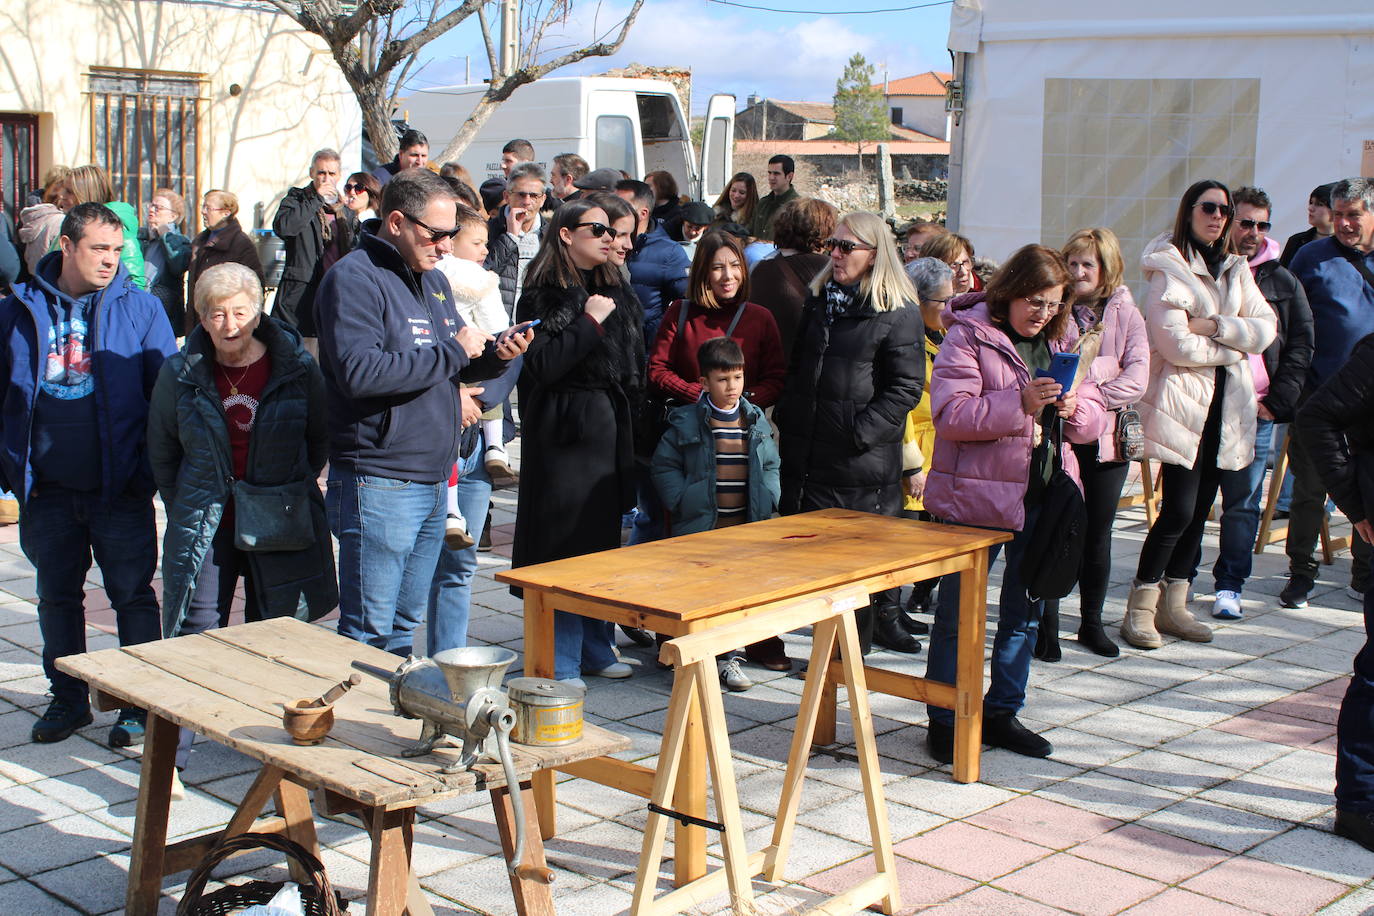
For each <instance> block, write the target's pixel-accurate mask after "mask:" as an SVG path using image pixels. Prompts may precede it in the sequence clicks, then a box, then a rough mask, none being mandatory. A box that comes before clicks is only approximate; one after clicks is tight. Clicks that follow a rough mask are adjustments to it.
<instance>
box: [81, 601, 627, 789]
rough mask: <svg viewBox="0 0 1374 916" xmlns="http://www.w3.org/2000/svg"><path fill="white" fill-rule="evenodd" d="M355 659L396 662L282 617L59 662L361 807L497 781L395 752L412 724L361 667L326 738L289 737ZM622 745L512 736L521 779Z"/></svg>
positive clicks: (600, 734) (499, 781) (486, 768)
mask: <svg viewBox="0 0 1374 916" xmlns="http://www.w3.org/2000/svg"><path fill="white" fill-rule="evenodd" d="M355 660H357V661H362V662H366V663H368V664H370V665H374V666H376V667H379V668H384V669H387V670H394V669H395V668H396V667H397V666H398V665H399V664H400V662H401V659H399V658H398V657H397V656H395V655H392V654H390V653H389V652H384V651H382V650H381V649H376V648H373V647H372V646H368V645H365V644H363V643H360V642H355V641H353V640H351V639H346V638H344V637H342V636H339V635H338V634H337V633H334V632H332V631H330V630H326V629H324V628H323V627H318V626H315V625H313V624H308V623H304V622H302V621H299V620H295V619H292V618H289V617H286V618H277V619H274V620H264V621H259V622H257V623H248V624H243V625H241V626H235V627H228V628H225V629H219V630H208V631H206V632H204V633H199V634H196V635H193V636H180V637H177V638H176V639H165V640H160V641H158V642H150V643H144V644H143V645H139V646H130V647H128V648H124V649H105V650H103V651H100V652H90V653H87V654H85V655H71V656H67V657H66V658H61V659H58V661H57V665H58V667H59V668H61V669H62V670H64V671H66V672H68V673H70V674H73V675H75V676H77V677H79V678H81V679H83V680H85V681H86V682H87V683H88V684H90V685H91V686H92V687H95V688H98V689H100V690H102V691H104V692H105V693H108V694H110V695H111V696H114V697H117V698H119V699H120V700H122V701H127V702H129V703H130V704H132V705H137V706H140V707H142V708H144V709H147V710H149V711H150V712H153V713H155V714H157V715H159V716H162V717H163V718H166V719H170V720H172V721H173V722H175V723H177V724H178V725H181V726H184V727H186V728H189V729H191V730H193V731H195V732H198V733H200V734H202V735H205V736H206V737H208V738H211V739H213V740H215V741H218V742H220V743H221V744H226V745H228V746H230V747H232V748H235V749H236V750H239V751H242V752H243V753H245V754H247V755H248V756H250V757H253V758H255V759H257V760H261V761H263V762H264V763H270V764H273V765H275V766H279V767H281V768H282V769H284V770H286V771H287V772H289V773H292V774H294V775H296V776H299V777H301V781H302V782H305V783H307V784H309V785H317V786H324V787H327V788H329V789H332V790H333V791H335V792H338V793H339V794H340V795H343V796H345V797H348V798H352V799H355V800H357V801H359V802H361V803H363V804H365V805H371V806H396V807H405V806H406V805H414V804H422V803H424V802H426V801H434V800H436V799H437V797H438V796H441V795H456V794H461V793H464V792H475V791H485V790H487V789H494V788H499V787H500V786H503V785H505V782H506V780H505V776H504V774H503V771H502V769H501V765H500V764H479V765H477V766H475V767H474V768H473V769H472V770H470V771H466V772H461V773H452V774H444V773H440V772H439V770H440V769H441V768H442V767H444V766H447V765H448V764H450V763H452V762H453V761H455V760H457V759H458V757H459V756H460V754H459V749H458V748H457V747H441V748H439V749H438V750H436V751H435V753H433V754H429V755H426V756H424V757H417V758H405V757H401V756H400V753H401V750H402V749H403V748H405V747H407V746H409V745H411V744H414V743H415V742H416V741H417V740H418V739H419V736H420V726H421V723H420V720H418V719H404V718H401V717H400V716H396V715H394V714H393V713H392V707H391V700H390V698H389V685H388V683H387V682H386V681H383V680H382V679H381V678H379V677H375V676H372V675H369V674H363V679H362V683H360V684H358V686H356V687H354V688H353V689H352V690H350V691H349V692H348V693H346V694H344V696H343V697H342V698H341V699H340V700H339V701H338V702H337V703H335V704H334V727H333V729H332V730H331V731H330V733H329V735H328V737H326V738H325V740H324V742H323V743H321V744H317V745H314V746H311V747H302V746H300V745H296V744H293V743H292V742H291V738H290V736H288V735H287V733H286V731H285V729H283V728H282V723H281V714H282V706H283V704H284V703H289V702H292V701H293V700H297V699H301V698H306V697H311V698H313V697H318V696H320V695H321V694H322V693H324V692H325V691H326V690H328V689H329V688H330V687H332V686H333V685H334V684H337V683H338V682H339V681H341V680H343V679H344V678H346V677H348V676H349V675H350V674H352V673H354V670H355V669H353V667H352V663H353V662H354V661H355ZM629 746H630V741H629V739H628V738H624V737H622V736H620V735H616V734H613V733H612V732H608V731H606V730H605V729H601V728H598V727H596V726H594V725H591V724H590V723H588V724H586V725H585V726H584V731H583V738H582V740H581V741H579V742H578V743H576V744H571V745H566V746H563V747H550V748H535V747H527V746H525V745H521V744H512V745H511V749H512V750H513V751H514V754H513V756H514V758H515V766H516V770H517V771H518V772H519V773H520V775H521V777H522V778H524V777H526V776H528V775H529V774H530V773H533V772H534V771H536V770H539V769H544V768H547V767H551V766H558V765H561V764H564V763H571V762H574V761H578V760H585V759H588V758H591V757H601V756H604V755H607V754H613V753H615V752H617V751H621V750H624V749H626V748H628V747H629Z"/></svg>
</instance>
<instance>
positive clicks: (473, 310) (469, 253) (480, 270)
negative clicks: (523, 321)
mask: <svg viewBox="0 0 1374 916" xmlns="http://www.w3.org/2000/svg"><path fill="white" fill-rule="evenodd" d="M457 207H458V220H457V223H456V226H457V228H458V230H459V231H458V234H457V235H456V236H454V237H453V254H448V255H444V256H443V257H442V258H440V260H439V263H438V265H437V267H438V269H439V270H441V271H443V273H444V276H445V277H447V278H448V285H449V288H450V289H452V290H453V299H454V302H453V304H454V307H455V308H456V309H457V311H458V314H459V316H460V317H461V318H462V319H463V321H465V322H466V323H468V324H470V325H472V326H474V327H476V328H478V329H479V330H482V331H486V332H487V333H488V334H495V335H499V334H500V333H501V332H502V331H504V330H505V329H506V326H507V325H508V324H509V323H510V322H509V321H508V320H507V318H506V309H505V306H504V305H502V303H501V279H500V278H499V277H498V276H497V275H496V274H494V273H493V272H491V271H490V270H487V269H486V268H484V267H483V266H482V262H483V260H485V259H486V256H487V223H486V220H484V219H483V218H482V215H481V214H480V213H478V212H477V211H476V210H474V209H472V208H471V207H469V206H468V205H467V204H464V203H462V202H459V203H458V204H457ZM479 391H480V389H479ZM504 417H505V415H504V413H503V412H502V409H501V405H500V404H497V405H496V406H495V407H492V408H491V409H489V410H486V411H484V412H483V413H482V419H481V424H482V439H483V440H484V441H485V443H486V452H485V453H484V455H483V459H484V463H485V465H486V469H487V473H488V474H490V475H491V477H492V482H493V483H497V484H502V483H510V482H512V481H513V480H514V479H515V472H514V471H512V470H511V467H510V459H509V457H508V456H507V454H506V447H505V443H504V442H503V441H502V426H503V424H504ZM465 438H466V437H465ZM465 444H466V442H465ZM477 534H480V532H477ZM474 536H475V534H469V533H468V529H467V522H466V520H465V519H464V518H463V514H462V512H460V511H459V509H458V467H457V465H455V466H454V468H453V472H452V473H451V474H450V475H449V481H448V521H447V523H446V525H445V527H444V544H445V545H446V546H447V547H449V548H450V549H452V550H464V549H466V548H468V547H471V546H472V544H473V538H474Z"/></svg>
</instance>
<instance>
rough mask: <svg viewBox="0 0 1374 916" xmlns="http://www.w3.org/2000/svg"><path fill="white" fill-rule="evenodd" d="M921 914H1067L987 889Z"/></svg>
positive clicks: (984, 915)
mask: <svg viewBox="0 0 1374 916" xmlns="http://www.w3.org/2000/svg"><path fill="white" fill-rule="evenodd" d="M920 912H923V913H926V912H928V913H930V914H931V916H987V914H989V913H997V914H999V916H1058V914H1062V913H1063V912H1064V911H1063V910H1061V909H1059V908H1058V907H1052V906H1045V905H1044V904H1043V903H1037V902H1035V901H1034V900H1027V899H1026V898H1025V897H1018V896H1016V895H1015V894H1009V893H1007V892H1006V891H1002V890H998V889H997V888H995V887H991V886H989V885H984V886H983V887H977V888H974V889H973V890H971V891H969V892H968V893H967V894H960V895H959V896H958V897H954V898H952V899H950V900H946V901H945V902H944V903H941V904H939V905H937V906H932V907H930V908H929V909H923V910H921V911H920Z"/></svg>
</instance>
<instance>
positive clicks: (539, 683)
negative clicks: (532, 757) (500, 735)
mask: <svg viewBox="0 0 1374 916" xmlns="http://www.w3.org/2000/svg"><path fill="white" fill-rule="evenodd" d="M506 690H507V692H508V693H509V694H510V705H511V707H512V708H514V710H515V730H514V731H513V732H511V736H510V737H511V740H512V741H514V742H516V743H517V744H528V745H531V746H533V747H558V746H559V745H562V744H573V743H574V742H577V741H580V740H582V699H583V697H584V696H586V693H587V691H586V689H585V688H582V687H575V686H573V685H571V684H562V683H559V682H558V681H551V680H549V679H547V678H542V677H517V678H512V679H511V680H509V681H507V682H506Z"/></svg>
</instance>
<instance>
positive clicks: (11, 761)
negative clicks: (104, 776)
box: [0, 729, 124, 783]
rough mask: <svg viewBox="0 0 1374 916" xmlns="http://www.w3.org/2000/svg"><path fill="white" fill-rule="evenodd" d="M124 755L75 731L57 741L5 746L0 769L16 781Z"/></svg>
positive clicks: (100, 763)
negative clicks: (62, 739) (7, 747)
mask: <svg viewBox="0 0 1374 916" xmlns="http://www.w3.org/2000/svg"><path fill="white" fill-rule="evenodd" d="M88 730H90V729H88ZM123 759H124V758H123V756H122V755H120V754H118V753H116V752H114V751H113V750H111V749H110V748H108V747H105V746H103V745H100V744H96V743H95V742H94V741H89V740H87V739H86V738H85V737H83V736H82V735H81V734H76V735H73V736H72V737H70V738H68V739H67V740H66V741H59V742H58V743H56V744H20V745H16V746H15V747H11V748H9V749H7V750H6V751H5V752H4V754H3V755H0V773H3V774H4V775H6V776H8V777H9V778H10V779H13V780H14V781H15V782H17V783H30V782H37V781H39V780H40V779H47V778H48V777H50V776H65V775H66V774H68V773H75V772H77V771H79V770H86V769H89V768H91V767H98V766H103V765H105V764H108V763H116V762H118V761H120V760H123Z"/></svg>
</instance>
